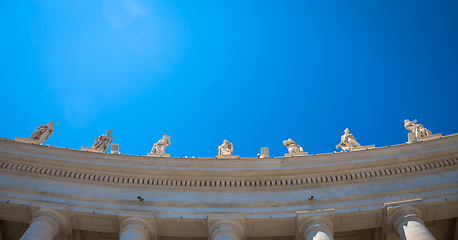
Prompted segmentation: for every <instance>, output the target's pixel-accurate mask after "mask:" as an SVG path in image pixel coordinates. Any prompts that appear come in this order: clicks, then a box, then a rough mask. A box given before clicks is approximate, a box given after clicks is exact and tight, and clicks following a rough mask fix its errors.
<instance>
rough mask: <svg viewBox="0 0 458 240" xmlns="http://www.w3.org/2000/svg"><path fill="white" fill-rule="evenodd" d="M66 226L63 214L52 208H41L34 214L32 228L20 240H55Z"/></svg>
mask: <svg viewBox="0 0 458 240" xmlns="http://www.w3.org/2000/svg"><path fill="white" fill-rule="evenodd" d="M66 225H67V221H66V220H65V217H64V216H62V214H60V213H58V212H57V211H55V210H53V209H50V208H40V209H38V210H37V211H35V212H34V213H33V218H32V221H31V222H30V227H29V228H28V229H27V231H26V232H25V233H24V235H22V237H21V239H20V240H53V239H54V238H55V237H57V236H58V235H59V234H60V233H61V232H62V231H63V230H64V229H65V226H66Z"/></svg>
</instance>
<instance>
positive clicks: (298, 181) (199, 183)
mask: <svg viewBox="0 0 458 240" xmlns="http://www.w3.org/2000/svg"><path fill="white" fill-rule="evenodd" d="M457 163H458V158H455V159H449V160H443V161H436V162H430V163H424V164H417V165H411V166H405V167H397V168H388V169H381V170H373V171H364V172H355V173H349V174H342V175H333V176H321V177H310V178H295V179H271V180H264V179H263V180H249V181H248V180H239V181H234V180H180V179H152V178H135V177H122V176H113V175H111V176H110V175H101V174H100V175H99V174H92V173H84V172H72V171H65V170H62V169H51V168H45V167H34V166H30V165H21V164H14V163H7V162H2V163H1V165H0V168H1V169H6V170H13V171H20V172H27V173H32V174H42V175H49V176H53V177H61V178H75V179H80V180H88V181H98V182H108V183H117V184H119V183H121V184H139V185H153V186H170V187H285V186H294V185H306V184H318V183H330V182H341V181H350V180H356V179H363V178H375V177H383V176H390V175H400V174H405V173H411V172H418V171H425V170H429V169H435V168H442V167H447V166H452V165H456V164H457Z"/></svg>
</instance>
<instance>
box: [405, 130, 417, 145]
mask: <svg viewBox="0 0 458 240" xmlns="http://www.w3.org/2000/svg"><path fill="white" fill-rule="evenodd" d="M407 138H408V140H409V143H413V142H416V141H417V138H416V137H415V133H414V132H409V133H408V134H407Z"/></svg>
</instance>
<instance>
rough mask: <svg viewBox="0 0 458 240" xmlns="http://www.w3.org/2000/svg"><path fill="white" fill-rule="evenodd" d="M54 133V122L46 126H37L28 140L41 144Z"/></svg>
mask: <svg viewBox="0 0 458 240" xmlns="http://www.w3.org/2000/svg"><path fill="white" fill-rule="evenodd" d="M53 132H54V122H50V123H48V124H46V125H40V126H38V128H37V130H36V131H35V132H33V133H32V136H30V139H33V140H36V141H37V143H40V144H41V143H43V142H44V141H46V139H48V138H49V137H50V136H51V135H52V133H53Z"/></svg>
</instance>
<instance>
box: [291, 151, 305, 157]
mask: <svg viewBox="0 0 458 240" xmlns="http://www.w3.org/2000/svg"><path fill="white" fill-rule="evenodd" d="M307 155H309V153H308V152H300V153H285V157H300V156H307Z"/></svg>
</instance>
